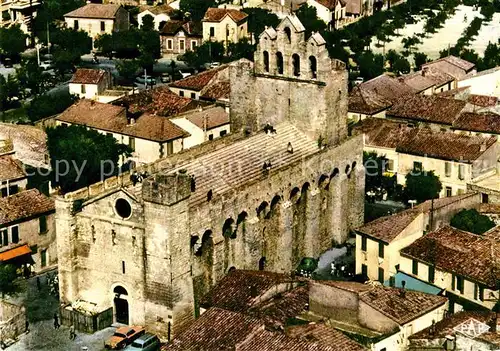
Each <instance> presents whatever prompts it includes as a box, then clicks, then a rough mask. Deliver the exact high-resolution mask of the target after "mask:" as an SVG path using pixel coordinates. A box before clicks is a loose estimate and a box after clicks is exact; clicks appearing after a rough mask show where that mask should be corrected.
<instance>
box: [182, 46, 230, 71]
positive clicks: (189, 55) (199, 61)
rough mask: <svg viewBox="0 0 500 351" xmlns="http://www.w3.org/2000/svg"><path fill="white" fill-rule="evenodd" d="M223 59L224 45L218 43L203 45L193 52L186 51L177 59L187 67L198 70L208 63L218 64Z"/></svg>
mask: <svg viewBox="0 0 500 351" xmlns="http://www.w3.org/2000/svg"><path fill="white" fill-rule="evenodd" d="M223 58H224V44H223V43H222V42H219V41H212V42H206V43H203V44H202V45H200V46H198V47H197V48H196V49H195V50H194V51H187V52H186V53H185V54H184V55H181V56H179V58H178V59H179V60H181V61H184V62H185V63H186V64H187V65H188V66H191V67H195V68H198V67H202V66H203V65H204V64H205V63H208V62H220V61H222V60H223Z"/></svg>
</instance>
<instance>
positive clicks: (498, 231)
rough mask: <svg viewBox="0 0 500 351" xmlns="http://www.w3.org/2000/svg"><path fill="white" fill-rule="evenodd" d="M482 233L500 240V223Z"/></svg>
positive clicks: (499, 206) (498, 206) (499, 207)
mask: <svg viewBox="0 0 500 351" xmlns="http://www.w3.org/2000/svg"><path fill="white" fill-rule="evenodd" d="M497 208H498V209H500V204H497ZM490 213H491V212H490ZM483 235H484V236H486V237H489V238H491V239H493V240H496V241H498V242H500V225H497V226H496V227H494V228H491V229H490V230H488V231H487V232H486V233H484V234H483Z"/></svg>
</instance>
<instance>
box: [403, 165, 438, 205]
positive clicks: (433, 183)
mask: <svg viewBox="0 0 500 351" xmlns="http://www.w3.org/2000/svg"><path fill="white" fill-rule="evenodd" d="M442 188H443V186H442V185H441V181H440V180H439V177H438V176H436V175H435V174H434V171H430V172H424V171H422V172H418V173H417V172H410V173H408V174H407V175H406V187H405V188H404V194H405V197H406V199H407V200H416V201H417V202H418V203H421V202H424V201H427V200H430V199H436V198H438V197H439V193H440V191H441V189H442Z"/></svg>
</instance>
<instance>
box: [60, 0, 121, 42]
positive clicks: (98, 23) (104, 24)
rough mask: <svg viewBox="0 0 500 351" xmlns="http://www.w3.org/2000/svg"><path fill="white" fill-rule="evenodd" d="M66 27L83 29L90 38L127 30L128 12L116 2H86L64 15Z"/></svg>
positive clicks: (93, 38)
mask: <svg viewBox="0 0 500 351" xmlns="http://www.w3.org/2000/svg"><path fill="white" fill-rule="evenodd" d="M64 21H65V22H66V26H67V27H68V28H72V29H75V30H83V31H85V32H87V33H88V35H89V37H91V38H92V40H95V39H96V38H97V37H98V36H99V35H102V34H111V33H113V32H117V31H124V30H128V29H129V26H130V14H129V12H128V11H127V10H125V8H124V7H122V6H120V5H118V4H92V3H89V4H86V5H84V6H82V7H79V8H77V9H76V10H73V11H71V12H68V13H66V14H65V15H64Z"/></svg>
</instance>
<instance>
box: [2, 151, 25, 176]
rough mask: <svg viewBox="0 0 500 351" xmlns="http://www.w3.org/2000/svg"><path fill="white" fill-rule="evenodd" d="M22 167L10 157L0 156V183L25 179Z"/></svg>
mask: <svg viewBox="0 0 500 351" xmlns="http://www.w3.org/2000/svg"><path fill="white" fill-rule="evenodd" d="M25 177H26V173H25V172H24V169H23V165H22V163H21V162H19V161H18V160H15V159H13V158H12V156H11V155H3V156H0V182H5V181H7V180H9V181H12V180H16V179H20V178H25Z"/></svg>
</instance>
